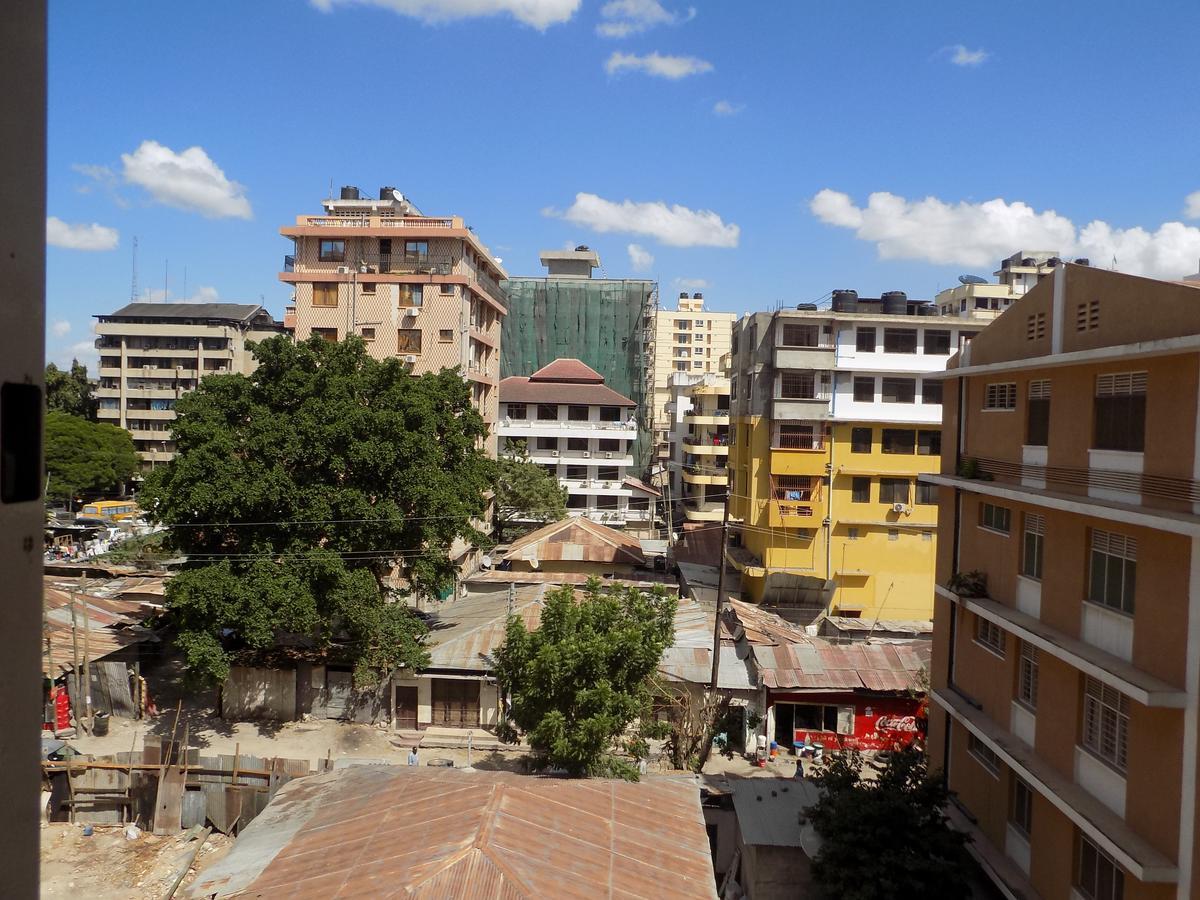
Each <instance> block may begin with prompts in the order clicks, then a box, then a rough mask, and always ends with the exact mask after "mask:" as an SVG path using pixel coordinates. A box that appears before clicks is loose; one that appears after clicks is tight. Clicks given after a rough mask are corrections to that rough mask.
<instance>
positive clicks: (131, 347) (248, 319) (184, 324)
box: [95, 303, 283, 469]
mask: <svg viewBox="0 0 1200 900" xmlns="http://www.w3.org/2000/svg"><path fill="white" fill-rule="evenodd" d="M96 319H97V322H96V326H95V332H96V334H97V335H99V337H97V338H96V349H97V350H98V351H99V353H100V368H99V377H100V381H99V385H98V387H97V389H96V399H97V402H98V407H99V408H98V409H97V413H96V414H97V417H98V418H99V420H100V421H101V422H108V423H110V424H112V425H118V426H120V427H121V428H125V429H127V430H128V431H129V433H130V434H131V435H132V436H133V445H134V447H135V448H136V449H137V452H138V456H139V457H141V460H142V465H143V468H146V469H149V468H151V467H152V466H154V465H155V464H156V463H160V462H166V461H168V460H170V459H173V458H174V456H175V442H174V441H173V440H172V438H171V423H172V422H174V421H175V401H176V400H178V399H179V398H180V397H182V396H183V395H184V394H186V393H187V392H188V391H192V390H195V389H196V385H197V384H198V383H199V380H200V379H201V378H203V377H204V376H205V375H212V374H217V373H221V372H240V373H249V372H251V371H253V369H254V366H255V362H254V358H253V356H252V355H251V353H250V350H249V349H248V348H247V346H246V343H247V341H261V340H265V339H266V338H269V337H271V336H273V335H276V334H280V333H282V331H283V326H282V325H281V324H280V323H279V322H276V321H275V320H274V318H272V316H271V314H270V313H268V312H267V311H266V310H265V309H263V307H261V306H259V305H257V304H252V303H130V304H129V305H128V306H124V307H122V308H121V309H118V310H117V311H116V312H114V313H111V314H110V315H103V316H97V317H96Z"/></svg>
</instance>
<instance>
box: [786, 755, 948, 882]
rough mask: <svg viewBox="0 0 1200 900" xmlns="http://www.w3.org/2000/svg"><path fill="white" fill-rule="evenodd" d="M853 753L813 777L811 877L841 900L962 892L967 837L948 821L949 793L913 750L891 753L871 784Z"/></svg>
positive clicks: (920, 756)
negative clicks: (817, 840) (816, 847)
mask: <svg viewBox="0 0 1200 900" xmlns="http://www.w3.org/2000/svg"><path fill="white" fill-rule="evenodd" d="M861 772H862V759H861V757H859V755H858V754H857V753H851V754H850V755H849V756H847V757H844V758H835V759H834V760H833V761H832V762H831V763H830V766H829V769H828V771H826V772H825V773H824V774H822V775H820V776H819V777H818V778H817V781H818V783H819V785H820V787H821V799H820V801H818V802H817V804H816V805H815V806H813V807H811V808H810V809H809V810H808V820H809V822H811V823H812V825H813V827H814V828H815V829H816V831H817V833H818V834H819V835H820V836H821V840H822V845H821V849H820V851H819V852H818V853H817V858H816V859H815V860H813V867H812V874H813V881H814V884H816V885H817V886H818V887H819V889H820V890H821V892H822V896H827V897H830V898H833V897H837V898H845V900H893V898H895V900H909V898H912V897H946V898H955V897H967V896H969V895H970V891H969V889H968V883H967V871H968V866H969V860H968V857H967V851H966V841H967V837H966V836H965V835H964V834H962V833H961V832H959V831H955V830H954V829H952V828H951V827H950V826H949V825H948V824H947V822H946V816H945V814H944V813H943V809H944V808H945V806H946V802H947V800H948V794H947V791H946V788H945V785H944V784H943V783H942V779H941V778H940V777H939V776H938V775H936V774H930V773H929V772H928V771H927V768H926V763H925V756H924V754H922V753H921V752H920V751H918V750H914V749H911V748H910V749H906V750H900V751H897V752H895V753H894V754H893V755H892V756H891V758H890V759H889V760H888V764H887V767H886V768H885V769H884V770H883V772H882V773H881V774H880V775H879V777H878V778H877V779H876V780H875V781H867V780H864V779H863V778H862V777H861Z"/></svg>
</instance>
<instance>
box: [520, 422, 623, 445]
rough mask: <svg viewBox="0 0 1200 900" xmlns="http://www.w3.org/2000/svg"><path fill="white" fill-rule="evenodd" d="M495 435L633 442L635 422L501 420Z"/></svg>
mask: <svg viewBox="0 0 1200 900" xmlns="http://www.w3.org/2000/svg"><path fill="white" fill-rule="evenodd" d="M496 433H497V434H499V435H501V436H503V437H597V438H616V439H618V440H630V441H631V440H633V439H634V438H636V437H637V422H636V421H632V420H631V421H629V422H600V421H594V420H588V421H586V422H572V421H567V420H562V419H503V420H502V421H500V422H498V423H497V428H496Z"/></svg>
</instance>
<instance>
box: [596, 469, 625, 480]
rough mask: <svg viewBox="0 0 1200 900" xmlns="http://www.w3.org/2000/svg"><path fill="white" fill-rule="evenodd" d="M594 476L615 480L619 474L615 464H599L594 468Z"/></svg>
mask: <svg viewBox="0 0 1200 900" xmlns="http://www.w3.org/2000/svg"><path fill="white" fill-rule="evenodd" d="M596 477H597V478H598V479H600V480H601V481H616V480H617V479H619V478H620V477H621V475H620V473H619V471H618V470H617V467H616V466H600V467H599V468H598V469H596Z"/></svg>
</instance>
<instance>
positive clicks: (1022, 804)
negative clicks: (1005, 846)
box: [1008, 774, 1033, 839]
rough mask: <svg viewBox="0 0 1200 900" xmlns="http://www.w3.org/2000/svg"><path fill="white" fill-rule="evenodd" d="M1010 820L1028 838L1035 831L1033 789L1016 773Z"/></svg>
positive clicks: (1009, 812)
mask: <svg viewBox="0 0 1200 900" xmlns="http://www.w3.org/2000/svg"><path fill="white" fill-rule="evenodd" d="M1008 821H1009V823H1010V824H1011V825H1012V826H1013V828H1015V829H1016V830H1017V831H1018V832H1020V833H1021V834H1023V835H1024V836H1025V838H1026V839H1028V838H1029V836H1030V835H1031V834H1032V833H1033V789H1032V788H1031V787H1030V786H1029V785H1028V784H1026V783H1025V782H1024V781H1023V780H1022V779H1021V778H1019V777H1018V776H1017V775H1016V774H1014V775H1013V777H1012V803H1011V804H1010V806H1009V811H1008Z"/></svg>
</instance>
